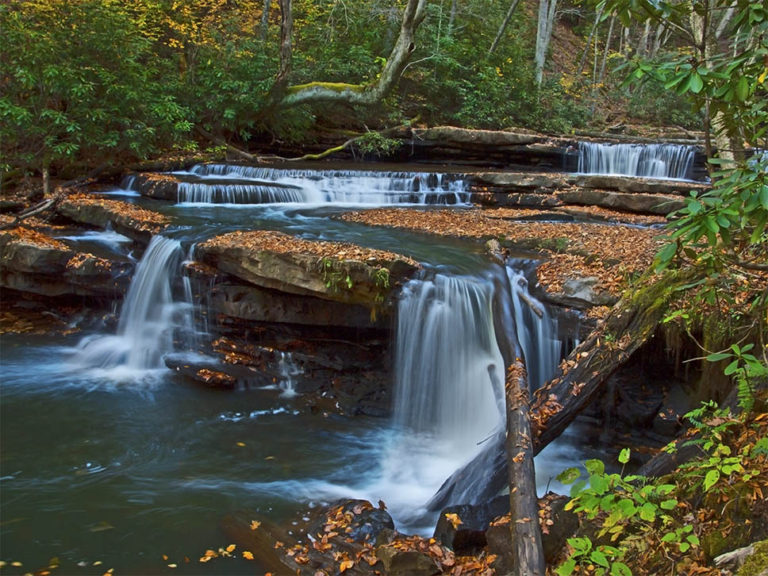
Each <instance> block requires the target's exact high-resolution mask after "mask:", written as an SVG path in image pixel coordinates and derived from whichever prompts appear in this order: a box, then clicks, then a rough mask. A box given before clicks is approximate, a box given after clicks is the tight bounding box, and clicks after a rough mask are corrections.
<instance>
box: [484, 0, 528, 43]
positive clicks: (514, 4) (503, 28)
mask: <svg viewBox="0 0 768 576" xmlns="http://www.w3.org/2000/svg"><path fill="white" fill-rule="evenodd" d="M519 3H520V0H512V3H511V4H510V5H509V10H507V15H506V16H504V22H502V23H501V26H499V31H498V32H496V38H494V39H493V44H491V47H490V48H489V49H488V54H493V53H494V52H495V51H496V48H497V47H498V45H499V42H501V39H502V38H503V37H504V32H506V30H507V26H508V25H509V21H510V20H512V14H514V13H515V10H517V5H518V4H519Z"/></svg>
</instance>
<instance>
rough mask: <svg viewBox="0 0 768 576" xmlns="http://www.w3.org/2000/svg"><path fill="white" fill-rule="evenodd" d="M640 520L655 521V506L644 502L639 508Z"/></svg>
mask: <svg viewBox="0 0 768 576" xmlns="http://www.w3.org/2000/svg"><path fill="white" fill-rule="evenodd" d="M640 518H641V519H642V520H645V521H646V522H653V521H654V520H656V506H654V505H653V504H651V503H650V502H646V503H645V504H643V505H642V506H640Z"/></svg>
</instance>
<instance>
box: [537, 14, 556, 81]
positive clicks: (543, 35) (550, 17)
mask: <svg viewBox="0 0 768 576" xmlns="http://www.w3.org/2000/svg"><path fill="white" fill-rule="evenodd" d="M556 8H557V0H539V19H538V26H537V28H536V55H535V58H534V61H535V63H536V84H538V85H539V86H541V82H542V80H543V78H544V63H545V62H546V60H547V50H549V41H550V40H551V39H552V28H553V26H554V24H555V10H556Z"/></svg>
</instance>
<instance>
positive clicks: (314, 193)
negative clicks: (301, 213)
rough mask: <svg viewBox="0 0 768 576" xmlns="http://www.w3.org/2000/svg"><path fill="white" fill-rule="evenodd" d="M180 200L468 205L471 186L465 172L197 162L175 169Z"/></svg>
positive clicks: (207, 201) (206, 201)
mask: <svg viewBox="0 0 768 576" xmlns="http://www.w3.org/2000/svg"><path fill="white" fill-rule="evenodd" d="M176 174H177V175H179V176H182V177H184V178H188V179H189V180H190V181H186V182H181V183H180V184H179V193H178V201H179V202H201V203H225V204H262V203H272V202H305V203H330V202H335V203H345V204H367V205H388V204H467V203H468V202H469V195H470V194H469V184H468V182H467V181H466V179H465V177H464V176H463V175H461V174H438V173H433V172H384V171H381V172H379V171H373V170H299V169H283V168H265V167H254V166H238V165H230V164H198V165H196V166H194V167H192V169H191V170H190V171H189V172H179V173H176Z"/></svg>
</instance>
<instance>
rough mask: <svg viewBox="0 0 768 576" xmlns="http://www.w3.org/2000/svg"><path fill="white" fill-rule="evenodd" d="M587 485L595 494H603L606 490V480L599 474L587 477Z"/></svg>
mask: <svg viewBox="0 0 768 576" xmlns="http://www.w3.org/2000/svg"><path fill="white" fill-rule="evenodd" d="M589 485H590V486H591V487H592V490H594V491H595V493H597V494H605V493H606V491H607V490H608V479H607V478H606V477H605V476H600V475H599V474H593V475H592V476H590V477H589Z"/></svg>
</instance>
